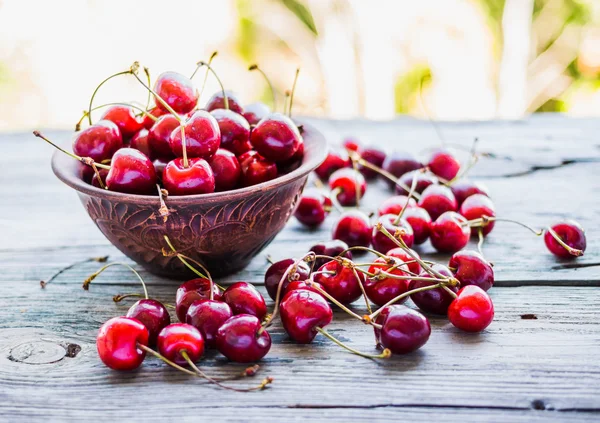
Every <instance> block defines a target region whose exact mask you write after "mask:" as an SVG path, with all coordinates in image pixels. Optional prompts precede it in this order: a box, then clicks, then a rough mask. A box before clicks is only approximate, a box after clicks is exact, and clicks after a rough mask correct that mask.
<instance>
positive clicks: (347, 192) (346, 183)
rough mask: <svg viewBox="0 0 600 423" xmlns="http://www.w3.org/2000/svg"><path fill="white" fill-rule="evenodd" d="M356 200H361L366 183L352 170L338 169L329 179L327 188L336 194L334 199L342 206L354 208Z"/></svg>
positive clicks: (360, 175) (359, 174)
mask: <svg viewBox="0 0 600 423" xmlns="http://www.w3.org/2000/svg"><path fill="white" fill-rule="evenodd" d="M357 187H358V189H359V190H360V191H359V192H358V198H359V199H360V198H362V196H363V195H365V191H366V190H367V183H366V182H365V178H364V177H363V176H362V174H361V173H359V172H357V171H355V170H354V169H346V168H344V169H339V170H336V171H335V172H333V173H332V174H331V176H330V177H329V188H330V189H331V191H332V192H337V195H336V198H337V200H338V201H339V203H340V204H341V205H342V206H355V205H356V201H357V191H356V190H357Z"/></svg>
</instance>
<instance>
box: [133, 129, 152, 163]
mask: <svg viewBox="0 0 600 423" xmlns="http://www.w3.org/2000/svg"><path fill="white" fill-rule="evenodd" d="M129 146H130V147H131V148H135V149H136V150H140V151H141V152H142V153H144V154H145V155H146V157H148V158H151V157H152V152H151V150H150V143H149V142H148V130H147V129H145V128H142V129H140V131H139V132H137V133H136V134H134V135H133V137H132V138H131V142H130V144H129Z"/></svg>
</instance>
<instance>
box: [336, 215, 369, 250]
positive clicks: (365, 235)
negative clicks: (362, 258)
mask: <svg viewBox="0 0 600 423" xmlns="http://www.w3.org/2000/svg"><path fill="white" fill-rule="evenodd" d="M371 228H372V226H371V223H369V217H368V216H367V215H366V214H364V213H363V212H361V211H358V210H350V211H347V212H345V213H343V214H342V215H341V216H340V218H339V219H338V221H337V222H336V223H335V225H334V226H333V239H339V240H340V241H343V242H345V243H346V244H348V246H350V247H357V246H362V247H368V246H369V245H371Z"/></svg>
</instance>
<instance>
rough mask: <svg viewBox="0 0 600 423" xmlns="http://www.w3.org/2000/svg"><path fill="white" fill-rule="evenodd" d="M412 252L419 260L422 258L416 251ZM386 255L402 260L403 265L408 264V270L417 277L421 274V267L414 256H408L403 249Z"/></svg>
mask: <svg viewBox="0 0 600 423" xmlns="http://www.w3.org/2000/svg"><path fill="white" fill-rule="evenodd" d="M411 252H412V254H413V255H414V256H417V258H419V259H420V258H421V256H420V255H419V254H418V253H417V252H416V251H414V250H411ZM385 255H386V256H390V257H395V258H397V259H400V260H402V262H403V263H407V264H406V265H407V266H408V270H409V271H410V272H412V273H414V274H415V275H418V274H420V273H421V270H422V269H421V265H420V264H419V263H418V262H417V261H416V260H415V259H413V258H412V256H411V255H410V254H408V253H407V252H406V251H405V250H404V249H403V248H400V247H398V248H394V249H392V250H389V251H388V252H387V253H385Z"/></svg>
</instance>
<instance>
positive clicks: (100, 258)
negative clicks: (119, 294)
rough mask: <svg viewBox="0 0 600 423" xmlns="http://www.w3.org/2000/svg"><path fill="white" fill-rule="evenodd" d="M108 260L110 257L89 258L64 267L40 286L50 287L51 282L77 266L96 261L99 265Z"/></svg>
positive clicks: (41, 282)
mask: <svg viewBox="0 0 600 423" xmlns="http://www.w3.org/2000/svg"><path fill="white" fill-rule="evenodd" d="M106 260H108V256H102V257H90V258H87V259H85V260H81V261H76V262H75V263H71V264H69V265H68V266H65V267H63V268H62V269H60V270H58V271H57V272H55V273H54V274H53V275H52V276H50V278H49V279H48V280H47V281H40V286H41V287H42V288H45V287H46V285H48V284H49V283H50V282H52V281H53V280H54V279H56V278H57V277H58V276H60V275H61V274H63V273H64V272H66V271H67V270H70V269H72V268H74V267H75V266H78V265H80V264H84V263H89V262H91V261H95V262H98V263H106Z"/></svg>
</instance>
